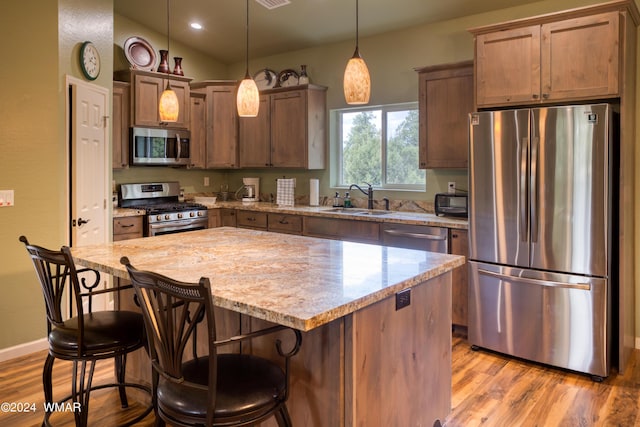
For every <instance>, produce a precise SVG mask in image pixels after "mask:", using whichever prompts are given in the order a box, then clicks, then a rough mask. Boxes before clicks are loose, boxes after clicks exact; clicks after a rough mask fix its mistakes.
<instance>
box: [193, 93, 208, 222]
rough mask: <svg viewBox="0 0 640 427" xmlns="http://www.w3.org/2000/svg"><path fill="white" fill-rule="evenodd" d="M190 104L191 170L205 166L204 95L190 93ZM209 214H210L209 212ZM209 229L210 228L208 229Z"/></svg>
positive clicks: (205, 111)
mask: <svg viewBox="0 0 640 427" xmlns="http://www.w3.org/2000/svg"><path fill="white" fill-rule="evenodd" d="M190 98H191V103H190V108H191V111H190V116H189V117H190V124H189V130H190V134H191V140H190V148H191V152H190V153H189V154H190V156H189V157H190V164H189V166H190V167H192V168H204V167H205V166H206V158H207V157H206V156H207V154H206V153H207V152H206V144H207V129H206V122H207V108H206V100H205V94H204V93H193V92H192V93H191V96H190ZM209 213H211V212H209ZM209 228H211V227H209Z"/></svg>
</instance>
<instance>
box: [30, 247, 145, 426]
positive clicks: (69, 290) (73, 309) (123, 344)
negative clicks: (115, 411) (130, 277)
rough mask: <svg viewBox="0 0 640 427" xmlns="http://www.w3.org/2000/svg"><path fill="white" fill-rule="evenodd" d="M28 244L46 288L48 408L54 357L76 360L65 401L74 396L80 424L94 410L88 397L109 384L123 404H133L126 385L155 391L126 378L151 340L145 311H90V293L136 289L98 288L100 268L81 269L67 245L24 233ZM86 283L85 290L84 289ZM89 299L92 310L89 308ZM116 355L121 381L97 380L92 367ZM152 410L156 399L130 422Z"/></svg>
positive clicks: (44, 293) (44, 382)
mask: <svg viewBox="0 0 640 427" xmlns="http://www.w3.org/2000/svg"><path fill="white" fill-rule="evenodd" d="M20 241H21V242H22V243H24V244H25V246H26V248H27V251H28V252H29V255H30V257H31V261H32V262H33V265H34V267H35V270H36V274H37V276H38V279H39V281H40V285H41V287H42V292H43V295H44V301H45V306H46V312H47V338H48V341H49V354H48V355H47V359H46V360H45V362H44V369H43V373H42V381H43V386H44V396H45V401H46V402H47V404H48V407H49V408H51V407H52V405H51V404H52V403H53V385H52V379H51V374H52V371H53V362H54V361H55V359H56V358H57V359H64V360H69V361H72V362H73V378H72V384H71V394H70V395H69V396H67V397H65V398H64V399H62V400H61V401H60V402H66V401H68V400H69V399H71V400H72V402H73V408H74V417H75V423H76V426H86V425H87V422H88V415H89V396H90V393H91V391H92V390H97V389H102V388H106V387H118V391H119V395H120V402H121V405H122V407H123V408H127V407H128V401H127V395H126V392H125V389H126V387H134V388H138V389H141V390H144V391H146V392H147V393H149V395H151V388H150V387H146V386H143V385H141V384H133V383H127V382H125V367H126V360H127V354H128V353H130V352H132V351H135V350H137V349H139V348H141V347H143V346H144V345H145V344H146V336H145V331H144V320H143V317H142V315H141V314H140V313H134V312H130V311H113V310H111V311H95V312H92V310H91V308H92V307H91V298H92V296H94V295H97V294H100V293H104V292H113V291H115V290H118V289H124V288H127V287H128V288H131V285H129V286H122V287H118V288H110V289H105V290H96V289H95V288H96V287H97V286H98V284H99V283H100V273H99V272H97V271H94V270H91V269H88V268H84V269H76V267H75V264H74V262H73V258H72V257H71V251H70V249H69V248H68V247H66V246H63V247H62V248H61V249H60V250H59V251H53V250H49V249H45V248H42V247H40V246H35V245H31V244H29V241H28V240H27V238H26V237H24V236H20ZM85 272H92V273H94V274H95V282H93V283H92V284H89V285H87V284H86V281H85V278H84V277H83V278H79V277H78V273H85ZM81 283H82V286H83V287H84V289H85V290H86V291H84V292H83V290H82V288H81ZM67 294H68V297H69V301H70V306H69V309H68V310H66V311H68V313H65V310H64V309H63V301H64V299H65V295H67ZM83 298H85V300H86V302H87V306H88V310H85V308H84V304H83V302H84V301H85V300H83ZM111 358H113V359H115V367H116V382H114V383H111V384H100V385H95V386H94V385H92V379H93V371H94V369H95V364H96V361H97V360H101V359H111ZM152 409H153V398H152V402H151V404H150V405H149V407H148V408H146V409H145V411H144V412H143V413H141V414H140V415H138V416H137V417H135V418H134V419H132V420H131V421H129V422H127V423H125V424H124V425H125V426H127V425H131V424H134V423H136V422H138V421H140V420H141V419H143V418H144V417H146V416H147V414H149V413H150V412H151V410H152ZM51 413H52V412H50V411H49V412H45V416H44V420H43V422H42V424H43V425H45V426H48V425H50V424H49V417H50V416H51Z"/></svg>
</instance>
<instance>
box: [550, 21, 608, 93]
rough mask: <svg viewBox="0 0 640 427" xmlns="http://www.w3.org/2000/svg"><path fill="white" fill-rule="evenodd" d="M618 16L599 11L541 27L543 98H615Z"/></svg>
mask: <svg viewBox="0 0 640 427" xmlns="http://www.w3.org/2000/svg"><path fill="white" fill-rule="evenodd" d="M619 39H620V15H619V13H618V12H609V13H601V14H598V15H593V16H585V17H582V18H575V19H568V20H564V21H559V22H552V23H550V24H545V25H543V26H542V45H541V46H542V47H541V55H540V57H541V63H542V97H543V99H544V100H549V101H555V100H562V99H567V98H570V99H578V98H584V97H590V98H591V97H593V98H601V97H616V96H618V95H619V92H620V89H619V85H618V81H619V75H620V67H619V64H620V41H619Z"/></svg>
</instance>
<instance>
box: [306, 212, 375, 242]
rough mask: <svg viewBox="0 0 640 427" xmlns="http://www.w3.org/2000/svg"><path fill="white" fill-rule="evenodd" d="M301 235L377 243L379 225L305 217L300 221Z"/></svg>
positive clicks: (366, 222)
mask: <svg viewBox="0 0 640 427" xmlns="http://www.w3.org/2000/svg"><path fill="white" fill-rule="evenodd" d="M302 234H303V235H305V236H312V237H323V238H326V239H336V240H346V241H352V242H363V243H379V242H380V224H378V223H377V222H368V221H358V220H349V219H336V218H320V217H313V216H306V217H304V219H303V221H302Z"/></svg>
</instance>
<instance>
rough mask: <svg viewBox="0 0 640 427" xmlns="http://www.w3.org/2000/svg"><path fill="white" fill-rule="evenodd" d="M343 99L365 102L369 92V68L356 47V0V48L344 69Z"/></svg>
mask: <svg viewBox="0 0 640 427" xmlns="http://www.w3.org/2000/svg"><path fill="white" fill-rule="evenodd" d="M343 88H344V99H345V100H346V101H347V104H354V105H358V104H367V103H369V96H370V94H371V77H370V76H369V68H368V67H367V64H366V63H365V62H364V59H362V57H361V56H360V49H359V47H358V0H356V50H355V52H353V57H352V58H351V59H349V62H347V68H346V69H345V70H344V80H343Z"/></svg>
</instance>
